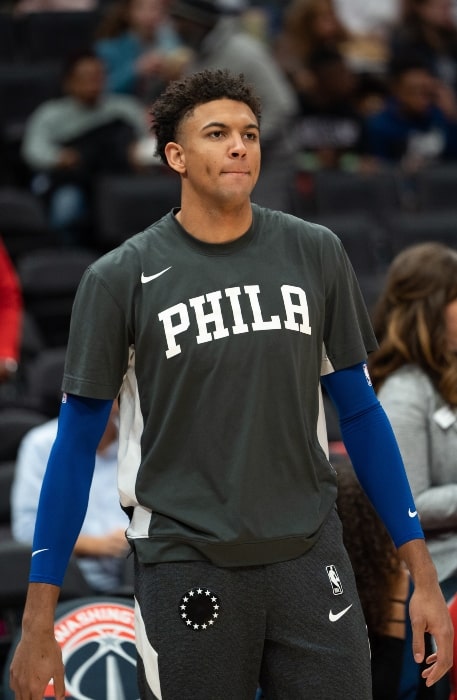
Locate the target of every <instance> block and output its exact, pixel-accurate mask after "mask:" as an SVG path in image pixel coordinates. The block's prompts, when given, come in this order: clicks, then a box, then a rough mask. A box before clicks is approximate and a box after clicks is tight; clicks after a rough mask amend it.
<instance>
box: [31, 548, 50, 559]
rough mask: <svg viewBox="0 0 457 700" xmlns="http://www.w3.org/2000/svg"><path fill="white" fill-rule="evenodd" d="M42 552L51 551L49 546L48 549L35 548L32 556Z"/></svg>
mask: <svg viewBox="0 0 457 700" xmlns="http://www.w3.org/2000/svg"><path fill="white" fill-rule="evenodd" d="M41 552H49V548H47V549H35V551H34V552H32V557H34V556H35V554H41Z"/></svg>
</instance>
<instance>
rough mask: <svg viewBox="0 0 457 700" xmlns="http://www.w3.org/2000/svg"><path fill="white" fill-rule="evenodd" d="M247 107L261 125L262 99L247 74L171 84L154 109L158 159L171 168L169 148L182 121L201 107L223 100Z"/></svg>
mask: <svg viewBox="0 0 457 700" xmlns="http://www.w3.org/2000/svg"><path fill="white" fill-rule="evenodd" d="M224 98H226V99H229V100H235V101H236V102H243V103H244V104H246V105H247V106H248V107H249V108H250V109H251V110H252V112H253V114H254V115H255V117H256V119H257V121H258V123H259V124H260V117H261V104H260V99H259V98H258V97H257V95H256V94H255V92H254V89H253V88H252V86H251V85H249V84H248V83H246V81H245V78H244V75H243V73H240V74H239V75H234V74H232V73H230V71H228V70H221V69H219V70H214V71H210V70H203V71H200V72H198V73H192V74H191V75H188V76H186V77H184V78H182V79H180V80H175V81H172V82H170V83H169V84H168V85H167V87H166V88H165V90H164V92H163V93H162V94H161V95H160V96H159V97H158V98H157V99H156V100H155V102H154V104H153V105H152V109H151V115H152V130H153V131H154V133H155V135H156V138H157V155H158V156H159V157H160V159H161V160H162V162H163V163H165V164H167V159H166V156H165V146H166V145H167V143H169V142H170V141H176V139H177V135H178V130H179V126H180V124H181V122H182V120H183V119H184V118H185V117H186V116H188V115H189V114H191V112H192V110H193V109H195V107H197V106H198V105H201V104H205V103H206V102H211V101H212V100H221V99H224Z"/></svg>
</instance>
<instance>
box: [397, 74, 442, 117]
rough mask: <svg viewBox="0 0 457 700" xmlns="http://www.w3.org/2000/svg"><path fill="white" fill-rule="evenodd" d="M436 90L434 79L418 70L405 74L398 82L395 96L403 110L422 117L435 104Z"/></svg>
mask: <svg viewBox="0 0 457 700" xmlns="http://www.w3.org/2000/svg"><path fill="white" fill-rule="evenodd" d="M434 89H435V83H434V80H433V77H432V76H431V75H430V74H429V73H428V72H427V71H426V70H422V69H420V68H417V69H412V70H410V71H407V72H405V73H404V74H403V76H402V77H401V78H400V79H399V80H398V82H397V85H396V88H395V94H396V97H397V98H398V100H399V101H400V103H401V105H402V106H403V109H405V110H406V111H407V112H409V113H410V114H417V115H421V114H423V113H424V112H426V111H427V110H428V109H429V107H430V105H431V104H432V103H433V99H434V94H435V92H434Z"/></svg>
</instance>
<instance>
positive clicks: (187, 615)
mask: <svg viewBox="0 0 457 700" xmlns="http://www.w3.org/2000/svg"><path fill="white" fill-rule="evenodd" d="M220 612H221V604H220V600H219V597H218V596H217V595H216V594H215V593H213V592H212V591H210V590H209V588H206V587H204V586H201V587H199V588H191V589H190V590H189V591H187V593H185V594H184V595H183V597H182V598H181V600H180V603H179V616H180V618H181V620H182V621H183V622H184V624H185V625H186V627H188V628H189V629H191V630H194V631H195V632H196V631H197V630H208V629H211V627H213V626H214V625H215V624H216V622H217V621H218V619H219V615H220Z"/></svg>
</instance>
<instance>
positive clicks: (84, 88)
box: [66, 57, 105, 106]
mask: <svg viewBox="0 0 457 700" xmlns="http://www.w3.org/2000/svg"><path fill="white" fill-rule="evenodd" d="M104 87H105V70H104V68H103V63H102V62H101V61H100V60H99V59H98V58H89V57H87V58H84V59H82V60H80V61H79V62H78V63H77V64H76V65H75V67H74V69H73V71H72V73H71V75H69V76H68V78H67V81H66V91H67V93H68V94H69V95H72V97H74V98H75V99H77V100H79V101H80V102H83V103H84V104H86V105H88V106H91V105H95V104H96V103H97V102H98V100H99V99H100V97H101V95H102V93H103V90H104Z"/></svg>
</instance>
